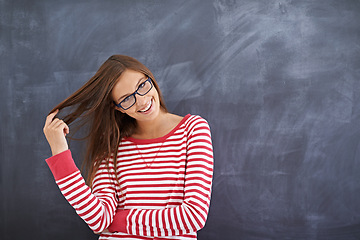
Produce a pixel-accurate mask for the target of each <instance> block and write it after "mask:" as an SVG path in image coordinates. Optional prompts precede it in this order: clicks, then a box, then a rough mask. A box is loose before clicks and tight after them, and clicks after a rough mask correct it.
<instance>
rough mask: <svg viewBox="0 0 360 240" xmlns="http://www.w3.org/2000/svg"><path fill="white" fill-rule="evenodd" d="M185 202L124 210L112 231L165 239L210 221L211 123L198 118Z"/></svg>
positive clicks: (191, 140)
mask: <svg viewBox="0 0 360 240" xmlns="http://www.w3.org/2000/svg"><path fill="white" fill-rule="evenodd" d="M189 130H190V131H189V136H188V144H187V166H186V176H185V186H184V201H183V203H182V204H181V205H180V206H177V207H173V208H165V209H130V210H120V211H118V212H117V213H116V215H115V216H114V220H113V222H112V224H111V225H110V226H109V228H108V230H109V231H110V232H124V233H128V234H131V235H140V236H150V237H161V236H162V237H163V236H174V235H183V234H187V233H192V232H196V231H198V230H200V229H201V228H203V227H204V225H205V221H206V219H207V215H208V210H209V204H210V195H211V186H212V175H213V150H212V143H211V134H210V128H209V125H208V123H207V122H206V121H205V120H204V119H202V118H200V117H196V119H195V120H194V122H193V124H192V126H190V129H189Z"/></svg>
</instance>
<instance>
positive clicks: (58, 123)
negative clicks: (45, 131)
mask: <svg viewBox="0 0 360 240" xmlns="http://www.w3.org/2000/svg"><path fill="white" fill-rule="evenodd" d="M51 127H52V128H54V129H65V128H68V126H67V125H66V123H65V122H64V121H63V120H61V119H57V121H56V122H55V123H53V124H52V126H51Z"/></svg>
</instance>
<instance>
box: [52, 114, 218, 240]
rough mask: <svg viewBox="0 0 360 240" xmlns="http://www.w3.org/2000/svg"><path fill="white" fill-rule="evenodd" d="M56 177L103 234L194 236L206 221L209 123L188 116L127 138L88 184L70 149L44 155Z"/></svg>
mask: <svg viewBox="0 0 360 240" xmlns="http://www.w3.org/2000/svg"><path fill="white" fill-rule="evenodd" d="M46 161H47V163H48V165H49V167H50V169H51V171H52V172H53V175H54V177H55V180H56V183H57V184H58V186H59V188H60V190H61V192H62V194H63V195H64V196H65V198H66V199H67V200H68V202H69V203H70V204H71V205H72V206H73V207H74V208H75V210H76V212H77V214H78V215H79V216H80V217H81V218H82V219H83V220H84V221H85V222H86V223H87V224H88V225H89V227H90V228H91V229H92V230H93V231H94V232H101V236H100V238H99V239H132V240H134V239H192V240H194V239H196V231H198V230H199V229H201V228H202V227H203V226H204V225H205V221H206V218H207V214H208V209H209V203H210V195H211V184H212V174H213V151H212V143H211V136H210V129H209V125H208V123H207V122H206V120H204V119H203V118H201V117H199V116H194V115H187V116H185V117H184V118H183V119H182V121H181V122H180V123H179V124H178V125H177V126H176V127H175V128H174V129H173V130H172V131H171V132H170V133H168V134H166V135H165V136H163V137H160V138H155V139H134V138H131V137H130V138H124V139H123V140H122V141H121V143H120V145H119V148H118V155H117V161H118V166H117V176H118V179H119V182H117V181H116V177H115V172H114V165H113V161H112V159H110V164H109V168H108V167H107V166H106V164H105V161H104V163H103V164H101V165H100V167H99V169H98V171H97V172H96V175H95V178H94V180H93V189H92V191H91V189H90V188H89V187H88V186H87V185H86V184H85V181H84V179H83V178H82V176H81V174H80V172H79V170H78V168H77V167H76V166H75V163H74V161H73V159H72V157H71V153H70V151H69V150H67V151H65V152H63V153H60V154H58V155H55V156H53V157H51V158H49V159H47V160H46Z"/></svg>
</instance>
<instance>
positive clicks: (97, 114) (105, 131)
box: [51, 55, 167, 187]
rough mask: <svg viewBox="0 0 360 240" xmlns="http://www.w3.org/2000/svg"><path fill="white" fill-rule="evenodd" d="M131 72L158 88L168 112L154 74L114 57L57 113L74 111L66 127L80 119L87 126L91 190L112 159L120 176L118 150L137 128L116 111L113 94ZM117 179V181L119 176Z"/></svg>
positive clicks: (86, 164) (66, 118)
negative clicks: (142, 76)
mask: <svg viewBox="0 0 360 240" xmlns="http://www.w3.org/2000/svg"><path fill="white" fill-rule="evenodd" d="M126 69H131V70H134V71H137V72H141V73H143V74H145V75H146V76H148V77H150V78H151V80H152V82H153V84H154V87H155V88H156V90H157V92H158V94H159V99H160V107H161V108H162V109H163V110H164V111H165V112H167V109H166V107H165V103H164V100H163V97H162V94H161V91H160V89H159V86H158V84H157V83H156V80H155V78H154V76H153V74H152V73H151V71H150V70H149V69H148V68H147V67H145V66H144V65H143V64H142V63H140V62H139V61H137V60H136V59H134V58H132V57H129V56H124V55H113V56H111V57H110V58H109V59H107V60H106V61H105V62H104V63H103V64H102V65H101V66H100V68H99V70H98V71H97V72H96V73H95V75H94V76H93V77H92V78H90V80H89V81H88V82H87V83H85V84H84V85H83V86H82V87H81V88H80V89H79V90H77V91H76V92H74V93H73V94H72V95H70V96H69V97H68V98H67V99H65V100H64V101H63V102H61V103H60V104H58V105H57V106H56V107H54V109H52V110H51V112H54V111H55V110H56V109H59V110H61V109H63V108H67V107H71V108H70V111H69V112H68V113H67V114H66V115H65V116H64V117H63V120H64V122H65V123H66V124H68V125H70V124H71V123H72V122H74V121H75V120H77V119H79V122H81V124H80V125H79V126H80V127H81V126H84V125H86V126H88V128H87V130H88V133H87V135H86V136H85V137H84V139H86V140H87V144H86V145H87V147H86V154H85V159H84V161H83V168H82V169H83V170H85V173H86V175H87V177H86V182H87V184H88V185H89V186H90V187H92V181H93V178H94V176H95V173H96V170H97V169H98V168H99V166H100V164H101V162H102V161H103V160H105V161H106V164H107V166H108V167H109V160H110V159H111V158H113V161H114V168H115V169H114V171H115V174H116V173H117V171H116V169H117V150H118V146H119V144H120V141H121V139H122V138H123V137H129V136H131V135H132V134H133V133H134V130H135V129H136V127H137V124H136V120H135V119H134V118H132V117H130V116H128V115H127V114H125V113H122V112H120V111H118V110H116V109H115V107H114V103H113V99H112V96H111V92H112V90H113V88H114V86H115V84H116V83H117V81H118V79H119V77H120V76H121V74H122V73H123V72H124V71H125V70H126ZM116 178H117V180H118V177H117V174H116Z"/></svg>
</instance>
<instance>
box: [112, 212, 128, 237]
mask: <svg viewBox="0 0 360 240" xmlns="http://www.w3.org/2000/svg"><path fill="white" fill-rule="evenodd" d="M129 212H130V210H129V209H128V210H118V211H116V214H115V216H114V219H113V222H112V223H111V224H110V226H109V227H108V230H109V232H122V233H128V232H127V229H126V226H127V220H126V218H127V216H128V214H129Z"/></svg>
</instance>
